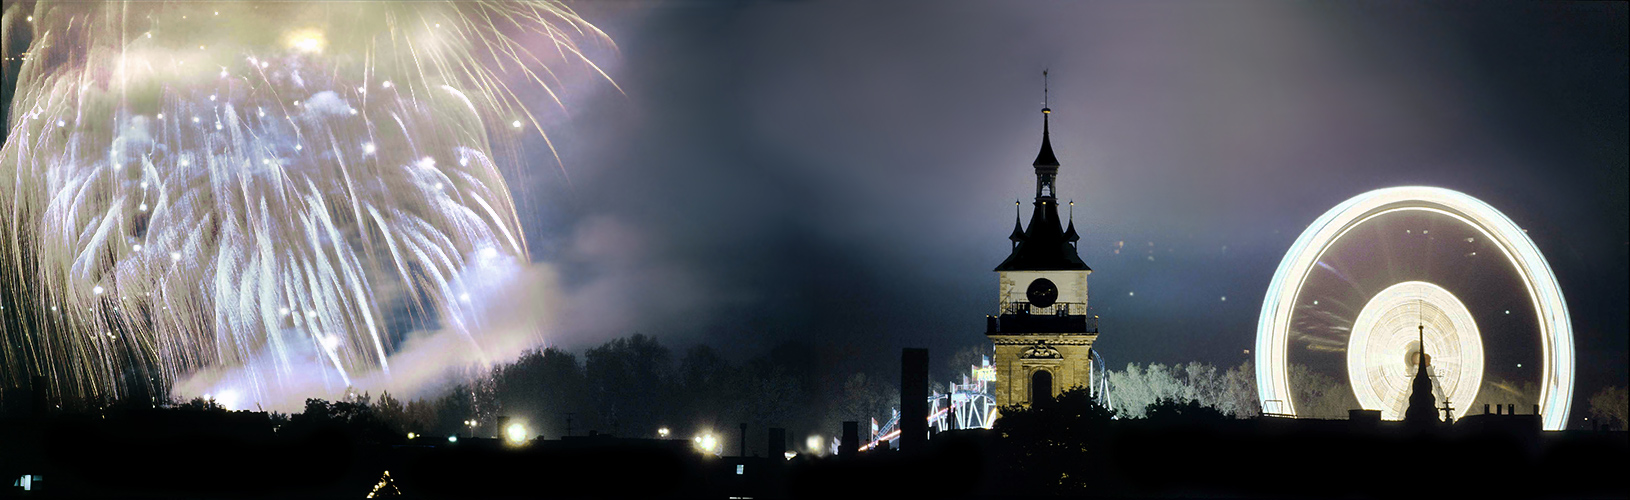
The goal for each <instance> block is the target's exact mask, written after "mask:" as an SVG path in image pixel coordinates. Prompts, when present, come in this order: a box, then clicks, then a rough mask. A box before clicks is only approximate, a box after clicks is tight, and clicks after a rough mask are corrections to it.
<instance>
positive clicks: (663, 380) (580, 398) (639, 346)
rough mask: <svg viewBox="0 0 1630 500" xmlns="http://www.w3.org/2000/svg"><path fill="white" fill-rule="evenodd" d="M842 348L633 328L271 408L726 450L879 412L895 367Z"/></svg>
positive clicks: (416, 428) (419, 428) (430, 427)
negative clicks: (726, 350)
mask: <svg viewBox="0 0 1630 500" xmlns="http://www.w3.org/2000/svg"><path fill="white" fill-rule="evenodd" d="M968 357H969V355H967V354H963V355H961V356H960V357H953V358H955V359H959V360H966V359H967V358H968ZM973 357H974V358H977V354H975V355H974V356H973ZM847 358H852V356H845V355H844V353H843V352H841V351H839V352H834V351H832V350H823V349H815V348H810V347H808V346H804V345H801V344H785V345H782V346H780V347H777V348H774V349H772V350H770V351H769V352H768V353H765V354H763V355H760V356H757V357H754V358H751V359H749V360H747V361H746V362H743V363H740V364H737V363H732V362H731V361H729V360H727V359H726V358H725V357H724V356H723V355H721V354H720V353H719V352H718V351H716V350H714V349H713V348H712V347H709V346H705V345H698V346H694V347H690V348H688V349H685V350H684V352H683V353H679V354H676V353H674V352H673V351H672V350H671V349H669V348H668V347H667V346H664V345H662V344H661V343H660V342H658V341H657V340H656V339H654V338H652V337H649V336H646V335H640V334H636V335H633V336H629V337H625V338H619V339H615V340H612V341H609V342H606V343H605V344H602V345H600V346H598V347H595V348H592V349H589V350H587V351H585V352H584V353H583V354H582V355H581V356H580V355H577V354H574V353H571V352H567V351H564V350H561V349H558V348H553V347H550V348H545V349H540V350H534V351H529V352H527V353H525V354H523V355H522V356H520V357H519V358H518V359H516V360H515V361H514V362H513V363H509V364H506V365H502V366H499V367H496V368H493V369H491V370H484V371H481V372H479V373H478V374H476V375H473V376H468V377H466V379H465V380H464V381H463V383H459V384H457V385H456V386H455V387H453V388H452V389H451V390H449V391H447V392H446V393H445V394H443V395H441V396H439V397H433V398H423V399H413V400H407V401H404V400H402V399H399V398H397V397H396V396H395V395H392V394H390V393H381V394H378V395H373V394H369V393H353V394H349V395H347V396H346V397H345V398H343V399H342V400H341V401H336V402H328V401H324V400H319V399H311V400H308V401H307V404H306V408H305V409H304V411H303V412H302V413H300V414H294V415H274V416H273V418H274V420H275V421H277V422H280V423H281V422H287V423H288V424H289V425H293V426H296V427H299V426H301V425H304V424H307V423H313V422H344V423H348V424H352V425H351V426H353V427H354V426H356V424H359V423H361V424H363V426H364V427H367V426H372V425H377V426H378V427H380V428H381V429H382V432H388V433H395V434H403V435H405V434H406V433H409V432H412V433H416V434H422V435H435V436H450V435H461V436H465V435H471V434H474V435H477V436H496V435H498V434H499V429H498V428H497V420H498V417H500V416H504V417H508V418H509V420H510V421H511V422H515V423H521V424H523V425H525V426H526V428H527V429H528V431H529V432H530V433H531V434H533V435H542V436H545V437H547V438H551V439H552V438H558V437H560V436H563V435H568V434H571V435H586V434H588V433H589V432H591V431H595V432H598V433H601V434H611V435H616V436H625V437H656V436H657V433H658V429H661V428H667V429H669V430H670V433H671V434H670V435H671V436H674V437H689V436H692V435H696V434H699V433H702V432H714V433H719V434H722V435H723V436H726V437H728V439H726V440H725V441H724V442H725V443H727V444H728V446H727V449H732V450H733V448H734V446H735V442H736V441H735V439H736V436H737V434H738V433H739V428H738V425H739V424H741V423H746V424H748V429H749V433H750V435H749V436H748V440H749V442H750V443H753V444H759V443H760V442H761V441H762V439H763V438H762V436H763V434H764V432H765V429H766V428H767V427H781V428H786V429H788V431H789V432H790V433H791V435H792V436H800V437H801V436H803V435H806V434H820V435H824V436H830V435H831V433H833V432H836V431H837V429H839V428H840V426H841V422H842V421H844V420H859V421H866V420H867V419H869V418H874V417H875V418H879V419H882V418H884V417H886V416H887V415H888V414H889V411H890V408H892V407H895V406H897V405H898V401H899V390H898V385H897V382H896V381H895V380H894V378H895V377H888V376H885V375H882V374H879V373H878V372H876V371H872V370H865V369H863V368H862V367H860V366H857V365H856V364H855V363H852V362H848V361H847ZM193 404H194V405H198V404H204V405H207V404H208V402H205V401H202V400H198V401H195V402H194V403H193ZM800 433H803V434H800Z"/></svg>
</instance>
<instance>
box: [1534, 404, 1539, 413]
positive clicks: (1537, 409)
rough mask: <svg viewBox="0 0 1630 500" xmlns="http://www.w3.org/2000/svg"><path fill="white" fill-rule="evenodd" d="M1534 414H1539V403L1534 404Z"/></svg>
mask: <svg viewBox="0 0 1630 500" xmlns="http://www.w3.org/2000/svg"><path fill="white" fill-rule="evenodd" d="M1534 414H1535V415H1538V414H1539V405H1534Z"/></svg>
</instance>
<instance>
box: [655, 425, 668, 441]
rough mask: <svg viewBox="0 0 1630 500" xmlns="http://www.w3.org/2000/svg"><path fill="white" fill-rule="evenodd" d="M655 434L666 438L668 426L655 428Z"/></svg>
mask: <svg viewBox="0 0 1630 500" xmlns="http://www.w3.org/2000/svg"><path fill="white" fill-rule="evenodd" d="M657 436H658V437H661V438H663V439H667V438H668V428H667V427H663V428H661V429H657Z"/></svg>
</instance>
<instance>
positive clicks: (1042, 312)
mask: <svg viewBox="0 0 1630 500" xmlns="http://www.w3.org/2000/svg"><path fill="white" fill-rule="evenodd" d="M987 323H988V324H987V325H986V330H987V331H988V333H1098V315H1097V314H1095V312H1094V311H1093V310H1092V309H1090V308H1088V307H1087V306H1086V304H1081V303H1069V302H1066V303H1056V304H1053V305H1050V306H1047V307H1036V306H1033V305H1031V304H1030V303H1029V302H1009V303H1006V304H1003V305H1002V314H1000V315H998V316H991V317H990V318H989V319H988V320H987Z"/></svg>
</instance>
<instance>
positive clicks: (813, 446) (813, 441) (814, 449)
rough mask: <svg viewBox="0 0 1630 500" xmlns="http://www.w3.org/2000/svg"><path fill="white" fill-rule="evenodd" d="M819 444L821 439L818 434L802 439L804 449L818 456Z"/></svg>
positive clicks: (819, 452) (819, 451)
mask: <svg viewBox="0 0 1630 500" xmlns="http://www.w3.org/2000/svg"><path fill="white" fill-rule="evenodd" d="M821 442H822V439H821V436H820V435H819V434H813V435H810V436H809V437H807V438H804V449H807V450H809V452H810V453H813V454H816V455H819V454H821Z"/></svg>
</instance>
